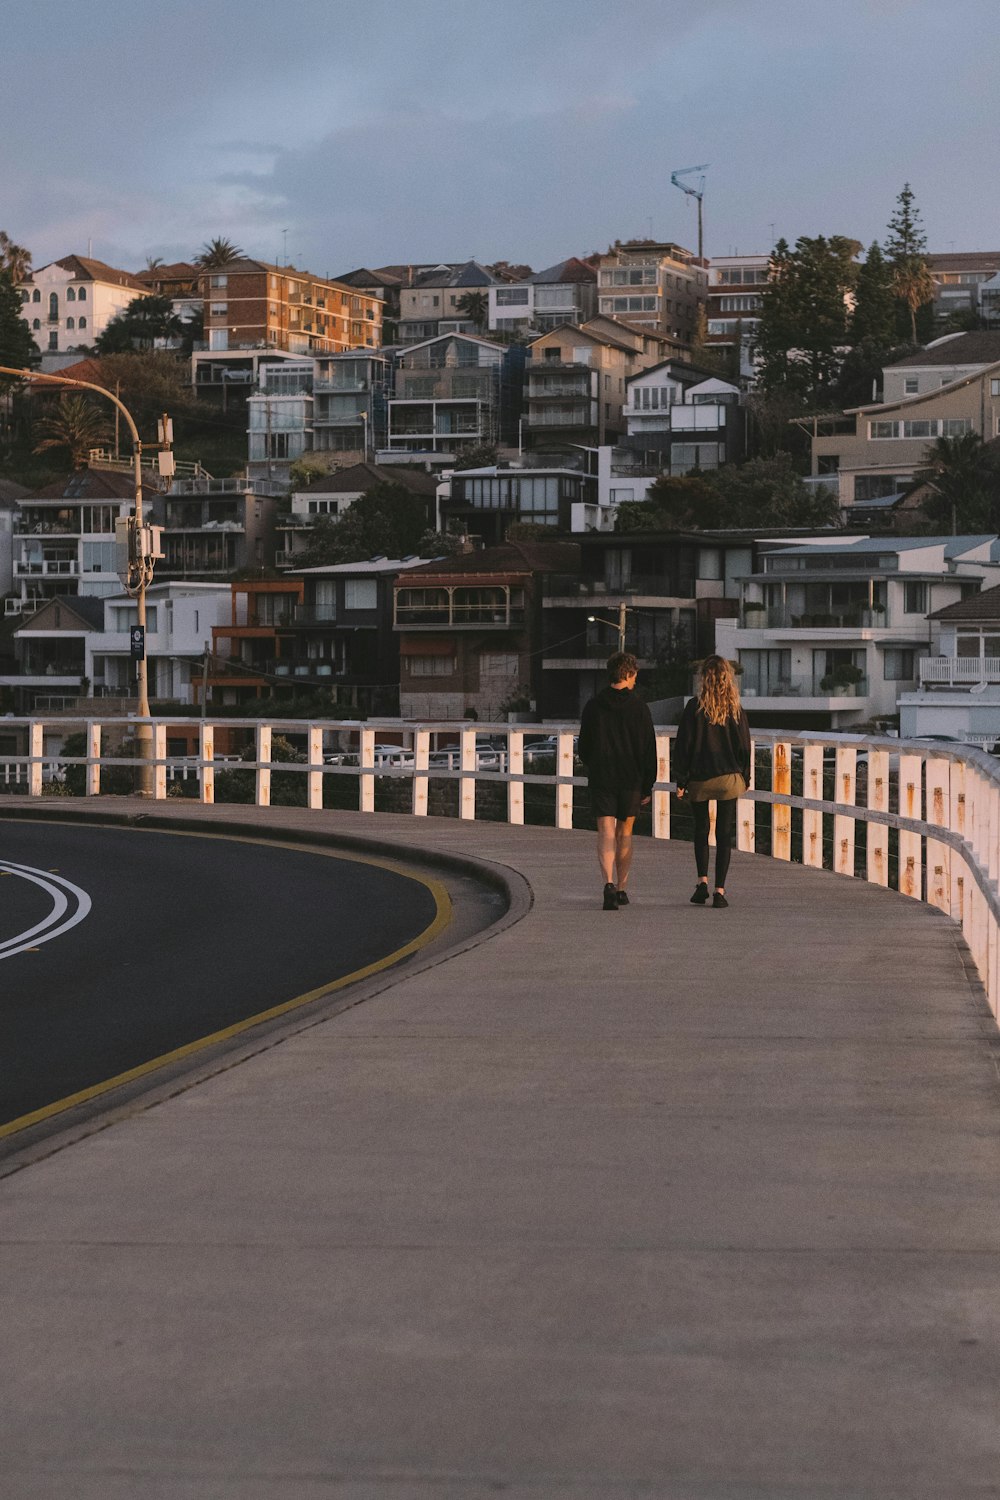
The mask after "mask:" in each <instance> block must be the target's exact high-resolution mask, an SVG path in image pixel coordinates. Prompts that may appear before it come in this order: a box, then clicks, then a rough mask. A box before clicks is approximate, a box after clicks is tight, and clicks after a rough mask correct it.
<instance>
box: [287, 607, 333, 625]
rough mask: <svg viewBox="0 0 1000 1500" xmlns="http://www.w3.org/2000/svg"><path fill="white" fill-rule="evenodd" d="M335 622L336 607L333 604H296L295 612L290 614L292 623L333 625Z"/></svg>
mask: <svg viewBox="0 0 1000 1500" xmlns="http://www.w3.org/2000/svg"><path fill="white" fill-rule="evenodd" d="M336 623H337V607H336V605H335V604H296V606H295V613H294V615H293V616H292V624H293V625H335V624H336Z"/></svg>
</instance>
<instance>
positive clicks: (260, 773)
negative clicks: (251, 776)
mask: <svg viewBox="0 0 1000 1500" xmlns="http://www.w3.org/2000/svg"><path fill="white" fill-rule="evenodd" d="M270 759H271V726H270V724H258V725H257V806H258V807H270V806H271V767H270V766H269V765H267V766H265V765H264V764H263V762H264V761H269V760H270Z"/></svg>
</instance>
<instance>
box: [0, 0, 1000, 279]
mask: <svg viewBox="0 0 1000 1500" xmlns="http://www.w3.org/2000/svg"><path fill="white" fill-rule="evenodd" d="M998 22H1000V5H998V0H294V3H293V4H286V3H283V0H198V3H197V4H195V3H193V0H157V3H153V0H33V3H31V4H24V5H19V6H17V7H16V8H15V7H11V8H9V9H8V10H6V11H5V14H4V19H3V25H2V30H0V99H2V102H3V121H4V125H3V146H2V150H0V228H3V229H6V231H7V232H8V233H9V234H10V235H11V236H12V237H13V238H14V239H15V240H16V241H17V242H19V243H21V244H24V245H26V246H27V247H28V248H29V249H30V250H31V252H32V254H33V256H34V261H35V265H36V266H42V265H44V264H46V263H47V262H48V261H51V260H55V259H57V258H59V257H61V256H64V255H68V254H71V253H76V254H84V255H86V254H87V253H88V248H89V249H90V251H91V253H92V254H93V255H94V256H96V257H97V258H99V259H101V260H105V261H108V262H109V263H111V264H112V265H115V266H120V267H123V268H125V269H129V270H138V269H141V267H142V266H143V265H144V263H145V260H146V258H147V257H148V256H153V255H158V256H161V257H162V258H163V259H164V260H167V261H171V260H190V259H191V258H193V256H194V255H196V254H197V253H198V251H199V249H200V247H201V246H202V245H203V243H204V242H205V241H206V240H209V239H211V238H212V237H214V236H216V235H222V236H225V237H227V238H228V239H230V240H232V241H234V242H235V243H236V244H237V245H239V246H241V247H242V248H243V249H244V250H245V251H246V252H247V253H248V254H251V255H254V256H258V257H260V258H262V259H264V260H273V261H284V260H285V259H287V260H289V261H291V262H292V263H294V264H296V265H298V266H299V267H300V268H302V269H307V270H311V271H313V272H315V273H318V274H320V275H336V274H338V273H343V272H346V271H348V270H351V269H353V268H354V267H357V266H362V265H367V266H375V265H384V264H390V263H396V262H413V261H438V260H462V259H465V258H466V257H469V256H475V257H476V258H477V259H480V260H483V261H493V260H497V259H500V258H501V257H502V258H504V259H506V260H510V261H522V262H527V263H529V264H530V265H532V266H533V267H534V268H535V269H536V270H538V269H541V268H543V267H545V266H548V265H551V264H553V263H554V262H556V261H559V260H562V259H564V258H565V257H566V256H568V255H586V254H588V253H590V252H591V251H593V250H605V249H606V248H607V246H608V244H609V243H610V242H611V241H612V240H614V239H615V238H616V237H620V238H622V239H628V238H631V237H634V236H640V235H641V236H646V235H649V234H652V235H654V236H655V237H657V238H662V239H672V240H676V241H678V242H679V243H681V244H684V245H688V246H690V247H691V248H695V247H696V244H697V228H696V216H695V210H694V204H693V201H692V200H691V199H689V198H688V197H686V196H685V195H684V194H682V193H681V192H680V191H679V190H678V189H677V188H675V187H673V186H671V183H670V173H671V171H673V170H676V169H680V168H685V167H690V166H693V165H699V164H701V163H709V166H708V171H707V173H706V190H705V248H706V253H707V254H727V253H730V252H732V251H741V252H744V253H750V252H765V251H766V250H768V249H769V248H770V246H771V245H772V244H773V241H774V239H775V237H777V236H781V235H783V236H785V237H786V238H788V239H790V240H794V239H795V238H796V237H797V236H799V235H803V234H805V235H816V234H845V235H851V236H853V237H855V238H857V239H859V240H861V241H863V242H864V243H865V244H866V245H867V244H869V243H870V242H871V241H872V240H873V239H876V238H878V239H883V238H884V235H885V226H886V223H887V220H888V218H889V216H890V214H891V213H892V211H893V207H894V204H895V199H896V195H897V194H898V192H899V191H900V189H901V187H902V186H903V183H904V182H906V181H909V182H910V183H911V184H912V187H913V190H914V193H915V194H916V199H917V203H918V206H919V208H920V211H921V215H922V218H923V222H924V226H925V228H926V231H927V236H928V241H929V248H930V249H931V250H937V251H949V250H981V249H996V248H997V247H998V246H1000V223H998V214H997V202H998V192H997V164H996V163H997V150H996V148H997V141H998V138H1000V130H998V124H1000V121H998V115H1000V83H998V79H1000V24H998Z"/></svg>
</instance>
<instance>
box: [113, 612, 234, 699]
mask: <svg viewBox="0 0 1000 1500" xmlns="http://www.w3.org/2000/svg"><path fill="white" fill-rule="evenodd" d="M103 605H104V619H103V628H102V629H98V630H95V631H93V632H91V633H89V634H88V635H86V636H85V637H84V653H85V662H86V666H85V672H86V676H87V677H88V678H89V680H90V690H91V694H92V696H93V697H95V698H102V697H109V698H127V697H129V696H131V695H132V694H133V693H134V692H135V663H134V662H133V661H132V657H131V641H130V637H129V632H130V630H131V628H132V626H134V625H135V624H137V622H138V613H137V605H136V601H135V599H132V598H130V597H129V595H127V594H124V593H121V592H119V593H117V594H115V595H113V596H112V597H111V598H108V599H105V600H104V601H103ZM231 608H232V590H231V589H230V587H229V584H228V583H154V584H153V585H152V586H151V587H150V588H149V589H147V590H146V670H147V673H148V679H149V696H150V698H151V699H164V700H169V701H172V702H177V703H185V704H191V703H194V702H196V701H198V700H197V695H196V694H195V692H194V691H193V689H192V686H191V684H192V680H193V679H197V678H198V677H199V676H200V675H201V673H202V671H203V670H204V662H205V653H206V651H208V650H209V649H210V643H211V640H212V626H213V625H222V624H224V623H225V622H226V621H227V620H228V619H229V616H230V612H231Z"/></svg>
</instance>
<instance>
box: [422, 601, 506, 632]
mask: <svg viewBox="0 0 1000 1500" xmlns="http://www.w3.org/2000/svg"><path fill="white" fill-rule="evenodd" d="M524 621H525V610H524V606H523V605H510V606H508V607H506V608H505V607H504V606H503V605H499V606H497V608H495V609H490V608H489V607H488V606H483V605H479V604H454V603H452V604H437V605H434V604H429V605H416V604H415V605H406V604H397V606H396V618H395V621H394V624H395V627H396V629H397V630H513V629H520V628H521V627H522V626H523V625H524Z"/></svg>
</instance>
